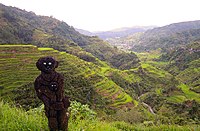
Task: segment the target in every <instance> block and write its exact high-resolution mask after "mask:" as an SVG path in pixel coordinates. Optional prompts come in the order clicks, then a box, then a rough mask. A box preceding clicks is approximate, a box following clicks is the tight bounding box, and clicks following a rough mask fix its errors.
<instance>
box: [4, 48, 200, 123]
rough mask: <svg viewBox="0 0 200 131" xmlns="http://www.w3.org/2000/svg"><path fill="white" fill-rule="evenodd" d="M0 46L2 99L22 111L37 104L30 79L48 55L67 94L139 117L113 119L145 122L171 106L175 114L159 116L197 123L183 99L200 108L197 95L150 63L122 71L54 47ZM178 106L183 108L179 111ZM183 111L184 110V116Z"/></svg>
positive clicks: (100, 108) (103, 108) (99, 108)
mask: <svg viewBox="0 0 200 131" xmlns="http://www.w3.org/2000/svg"><path fill="white" fill-rule="evenodd" d="M0 50H1V52H2V53H1V54H0V65H1V66H0V69H1V74H0V75H1V79H0V87H1V89H0V95H1V98H2V99H4V100H6V101H9V100H11V101H15V103H16V104H17V105H21V106H22V107H24V108H25V109H30V108H33V107H37V106H39V105H40V104H41V103H40V101H39V100H38V99H37V98H36V96H35V93H34V89H33V81H34V79H35V78H36V76H37V75H39V71H38V70H37V69H36V67H35V62H36V61H37V59H38V58H39V57H41V56H49V55H50V56H53V57H54V58H56V59H57V60H58V61H59V62H60V66H59V68H58V69H57V70H58V71H59V72H61V73H62V74H63V75H64V77H65V94H66V95H68V96H70V97H71V98H72V99H73V100H77V101H79V102H81V103H87V104H89V105H90V106H91V108H93V109H95V110H97V111H98V112H99V111H100V112H101V113H102V112H107V113H109V112H113V111H114V112H115V113H117V112H118V109H131V111H133V112H138V113H139V114H140V118H141V119H140V120H137V119H136V120H135V119H133V118H132V117H130V118H127V117H119V118H118V116H117V114H118V113H117V114H116V115H114V114H113V115H114V116H113V117H114V119H116V120H120V121H127V122H128V121H129V120H128V119H132V120H131V121H134V122H144V121H145V118H144V116H145V115H147V114H149V117H148V118H147V119H148V120H152V118H154V115H153V114H151V113H150V112H151V111H150V109H151V110H153V112H154V113H156V114H157V115H159V116H160V115H161V116H163V115H162V113H163V110H162V109H163V108H170V109H173V110H170V113H174V114H175V115H174V116H173V117H171V116H168V115H164V116H163V117H164V118H162V117H161V118H159V119H170V121H172V120H173V121H174V122H175V123H179V122H178V118H181V119H182V118H183V119H186V118H191V119H192V120H194V121H195V122H198V121H196V118H197V117H199V115H198V110H193V109H192V111H193V113H195V114H194V115H192V114H191V113H190V108H189V107H187V104H188V103H187V102H190V101H192V100H194V102H192V105H191V106H194V107H198V106H200V104H198V103H199V102H200V99H199V97H200V95H199V94H197V93H195V92H193V91H189V90H188V86H187V85H184V84H183V83H181V82H179V80H178V79H175V78H174V76H172V75H171V74H169V73H168V72H166V71H164V70H161V69H159V68H157V67H154V66H152V65H150V64H147V63H141V66H140V67H138V68H134V69H131V70H124V71H122V70H118V69H114V68H110V67H109V66H108V65H106V64H104V66H97V65H96V64H93V63H91V62H86V61H84V60H81V59H79V58H78V57H75V56H73V55H70V54H68V53H65V52H59V51H57V50H54V49H52V48H37V47H36V46H32V45H1V46H0ZM16 68H17V69H18V70H16ZM21 94H23V95H21ZM191 95H192V96H191ZM197 102H198V103H197ZM147 105H148V106H149V107H148V106H147ZM175 105H179V106H175ZM182 106H183V107H185V109H184V110H182V112H180V110H181V109H182ZM174 107H175V108H174ZM141 110H143V112H141ZM119 112H120V110H119ZM153 112H152V113H153ZM127 113H128V112H124V113H122V114H124V115H126V114H127ZM130 113H131V112H130ZM185 113H188V114H187V115H185ZM111 114H112V113H111ZM175 118H176V119H175ZM179 124H180V123H179Z"/></svg>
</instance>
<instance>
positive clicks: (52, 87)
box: [34, 57, 70, 131]
mask: <svg viewBox="0 0 200 131" xmlns="http://www.w3.org/2000/svg"><path fill="white" fill-rule="evenodd" d="M36 66H37V68H38V69H39V70H40V71H41V74H40V75H39V76H38V77H37V78H36V80H35V83H34V86H35V91H36V94H37V96H38V98H39V99H40V100H41V101H42V102H43V103H44V108H45V115H46V116H47V118H48V125H49V128H50V130H51V131H56V130H63V131H67V130H68V119H69V116H68V115H67V108H68V107H69V106H70V102H69V98H68V97H65V96H64V77H63V76H62V75H61V74H59V73H57V72H56V71H55V68H57V67H58V62H57V61H56V60H54V59H53V58H52V57H42V58H40V59H39V60H38V61H37V63H36Z"/></svg>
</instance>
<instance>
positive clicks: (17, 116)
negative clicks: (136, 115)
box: [0, 101, 200, 131]
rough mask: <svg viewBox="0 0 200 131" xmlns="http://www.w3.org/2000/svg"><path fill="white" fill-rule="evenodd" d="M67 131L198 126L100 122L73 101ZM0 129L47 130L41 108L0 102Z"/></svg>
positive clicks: (179, 129) (193, 127)
mask: <svg viewBox="0 0 200 131" xmlns="http://www.w3.org/2000/svg"><path fill="white" fill-rule="evenodd" d="M70 112H71V116H70V120H69V131H80V130H81V131H83V130H84V131H133V130H136V131H140V130H141V131H143V130H155V131H160V130H168V131H170V130H171V131H174V130H177V131H191V130H194V131H197V130H200V126H197V125H191V126H177V125H153V124H152V123H151V122H146V123H143V124H133V125H130V124H127V123H125V122H106V121H102V120H101V121H100V120H99V119H98V118H97V117H96V113H95V112H94V111H92V110H91V109H89V107H88V105H81V104H80V103H78V102H76V101H74V102H72V106H71V109H70ZM0 128H1V130H5V131H6V130H10V131H12V130H13V131H14V130H21V131H27V130H34V131H36V130H48V125H47V119H46V117H45V115H44V112H43V106H40V107H39V108H35V109H31V110H29V111H25V110H23V109H22V108H16V107H15V106H13V105H10V104H7V103H4V102H3V101H1V102H0Z"/></svg>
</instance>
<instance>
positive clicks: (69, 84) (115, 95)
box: [0, 4, 200, 131]
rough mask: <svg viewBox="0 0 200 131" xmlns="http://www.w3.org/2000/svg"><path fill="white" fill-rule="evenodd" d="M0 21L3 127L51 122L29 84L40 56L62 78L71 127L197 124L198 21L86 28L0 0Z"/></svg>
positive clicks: (199, 79) (199, 100) (150, 127)
mask: <svg viewBox="0 0 200 131" xmlns="http://www.w3.org/2000/svg"><path fill="white" fill-rule="evenodd" d="M0 27H1V28H0V107H1V108H0V123H1V124H0V128H1V129H3V130H4V129H5V130H6V127H7V126H8V125H9V127H11V128H10V129H11V130H20V129H23V130H27V129H30V130H38V129H39V130H47V129H48V127H47V120H46V119H45V118H44V117H43V116H44V112H43V108H44V107H43V105H42V103H41V101H40V100H39V99H38V98H37V97H36V94H35V91H34V85H33V83H34V80H35V78H36V77H37V76H38V75H39V74H40V72H39V70H37V68H36V66H35V63H36V61H37V60H38V59H39V58H40V57H43V56H52V57H54V58H55V59H56V60H58V62H59V67H58V69H57V71H58V72H60V73H61V74H62V75H63V76H64V78H65V79H64V89H65V94H66V95H67V96H69V97H70V99H71V101H72V105H71V108H70V109H69V110H70V112H71V117H70V120H69V129H70V130H91V131H93V130H100V131H101V130H116V131H117V130H199V129H200V127H199V124H200V110H199V108H200V73H199V72H200V64H199V63H200V35H199V34H200V26H199V21H192V22H181V23H176V24H170V25H168V26H164V27H152V26H150V27H137V28H134V30H129V31H127V30H125V31H124V30H118V31H119V32H120V31H122V32H120V33H119V32H118V33H117V34H114V35H113V33H109V32H108V33H105V32H104V33H101V34H100V35H101V36H98V34H95V35H97V36H93V35H90V36H88V35H89V34H88V35H84V34H81V33H79V32H78V31H76V30H75V29H74V27H72V26H69V25H68V24H67V23H65V22H63V21H59V20H57V19H55V18H52V17H47V16H38V15H36V14H34V13H33V12H27V11H24V10H21V9H18V8H14V7H8V6H4V5H3V4H0ZM87 33H88V32H87ZM111 34H112V35H111ZM103 35H104V36H103ZM102 37H104V38H103V39H106V41H104V40H102V39H101V38H102ZM5 111H8V112H5ZM10 114H13V115H14V116H16V124H15V125H14V124H13V125H12V123H14V122H13V121H12V119H11V118H12V116H11V115H10ZM16 114H19V116H17V115H16ZM4 120H6V121H7V123H6V122H4ZM36 121H40V124H39V123H38V124H37V122H36ZM45 122H46V123H45ZM30 123H34V124H30Z"/></svg>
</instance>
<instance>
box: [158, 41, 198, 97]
mask: <svg viewBox="0 0 200 131" xmlns="http://www.w3.org/2000/svg"><path fill="white" fill-rule="evenodd" d="M160 60H162V61H169V65H168V66H167V67H166V70H168V71H169V72H170V73H171V74H174V75H175V76H177V78H178V79H180V81H182V82H183V83H185V84H187V85H188V86H189V87H190V89H191V90H193V91H195V92H197V93H200V79H199V78H200V73H199V72H200V65H199V63H200V43H199V42H194V43H191V44H188V45H186V46H183V47H178V48H175V49H172V50H170V49H169V50H168V51H167V53H166V54H163V55H162V56H161V58H160Z"/></svg>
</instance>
